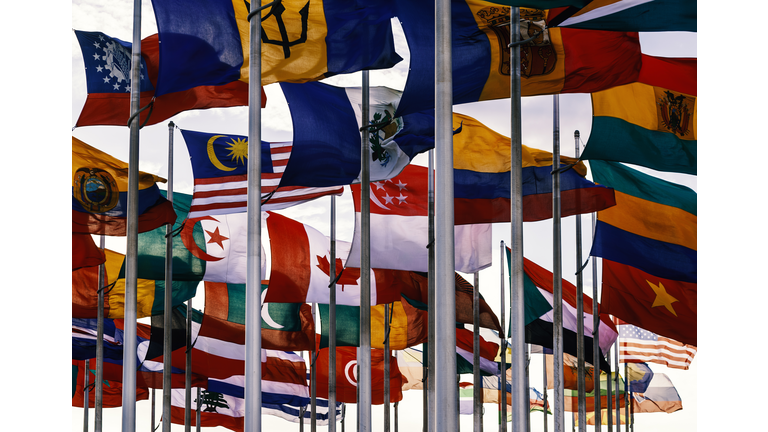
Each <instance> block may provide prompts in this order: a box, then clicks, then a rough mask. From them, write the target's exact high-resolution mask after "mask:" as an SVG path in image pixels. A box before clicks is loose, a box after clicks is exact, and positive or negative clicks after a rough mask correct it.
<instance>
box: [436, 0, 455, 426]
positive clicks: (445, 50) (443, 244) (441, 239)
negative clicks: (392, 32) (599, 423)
mask: <svg viewBox="0 0 768 432" xmlns="http://www.w3.org/2000/svg"><path fill="white" fill-rule="evenodd" d="M451 50H452V47H451V1H450V0H437V1H436V2H435V167H436V173H435V175H436V179H435V192H436V194H435V344H434V345H435V369H434V371H435V373H433V374H432V377H433V378H434V381H435V384H434V389H435V402H434V405H435V430H437V431H454V430H457V429H458V424H457V418H456V415H455V413H456V412H458V389H457V386H456V385H454V383H453V380H454V379H453V377H454V376H455V375H456V276H455V274H456V273H455V272H456V268H455V258H454V253H455V252H454V238H453V236H454V232H453V231H454V218H453V186H454V184H453V114H452V111H453V66H452V58H453V56H452V52H451Z"/></svg>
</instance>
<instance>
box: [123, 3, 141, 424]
mask: <svg viewBox="0 0 768 432" xmlns="http://www.w3.org/2000/svg"><path fill="white" fill-rule="evenodd" d="M141 72H142V71H141V0H134V1H133V47H132V49H131V111H130V112H131V117H130V120H129V124H128V125H129V127H130V143H129V146H128V203H127V207H128V212H127V213H128V215H127V220H126V233H125V234H126V252H125V263H126V266H125V303H124V304H125V306H124V310H125V312H124V315H123V322H124V329H123V331H124V333H123V335H124V344H123V392H122V393H123V394H122V396H123V409H122V432H135V430H136V349H137V348H138V347H137V341H136V335H137V329H136V309H137V306H136V301H137V297H136V296H137V284H138V251H139V123H140V122H139V116H138V112H139V106H140V103H141V99H140V95H139V90H140V88H141Z"/></svg>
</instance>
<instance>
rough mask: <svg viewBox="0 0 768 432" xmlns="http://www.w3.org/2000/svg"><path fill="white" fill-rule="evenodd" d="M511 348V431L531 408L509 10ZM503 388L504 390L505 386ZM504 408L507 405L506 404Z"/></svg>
mask: <svg viewBox="0 0 768 432" xmlns="http://www.w3.org/2000/svg"><path fill="white" fill-rule="evenodd" d="M509 24H510V25H509V31H510V42H511V43H510V47H509V49H510V52H509V55H510V105H511V109H510V118H511V122H510V125H511V133H510V144H511V152H510V160H511V166H510V205H511V209H510V231H511V232H510V250H511V254H512V258H511V265H510V270H509V272H510V287H509V289H510V297H509V301H510V305H511V306H512V307H513V313H512V314H511V315H510V321H509V324H510V326H509V327H510V328H509V337H510V347H511V352H512V359H513V361H512V362H511V363H512V364H511V366H512V368H511V380H512V394H511V396H512V398H511V399H512V401H511V402H512V430H514V431H522V430H524V429H525V428H526V422H527V419H528V411H529V407H530V397H529V396H528V393H529V390H528V389H527V388H526V386H525V370H524V365H523V358H524V357H523V351H524V349H525V296H524V289H523V165H522V159H523V144H522V142H523V139H522V135H523V134H522V102H521V100H522V98H521V84H520V76H521V72H520V42H519V41H520V8H519V7H511V8H510V23H509ZM505 379H506V374H505ZM505 387H506V386H505ZM505 406H506V401H505Z"/></svg>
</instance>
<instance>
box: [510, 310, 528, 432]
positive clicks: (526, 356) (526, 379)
mask: <svg viewBox="0 0 768 432" xmlns="http://www.w3.org/2000/svg"><path fill="white" fill-rule="evenodd" d="M510 307H511V305H510ZM530 364H531V354H530V352H529V345H528V344H525V386H526V387H528V388H529V390H528V394H529V395H530V387H531V376H530V370H529V369H528V368H529V366H530ZM530 399H531V398H530V396H528V411H526V415H525V426H526V427H525V430H526V431H527V432H531V402H530Z"/></svg>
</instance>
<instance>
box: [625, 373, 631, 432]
mask: <svg viewBox="0 0 768 432" xmlns="http://www.w3.org/2000/svg"><path fill="white" fill-rule="evenodd" d="M628 369H629V368H628V367H627V363H626V362H624V418H625V419H626V421H625V422H624V430H625V431H627V432H629V406H630V405H631V404H632V398H630V397H629V370H628Z"/></svg>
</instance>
